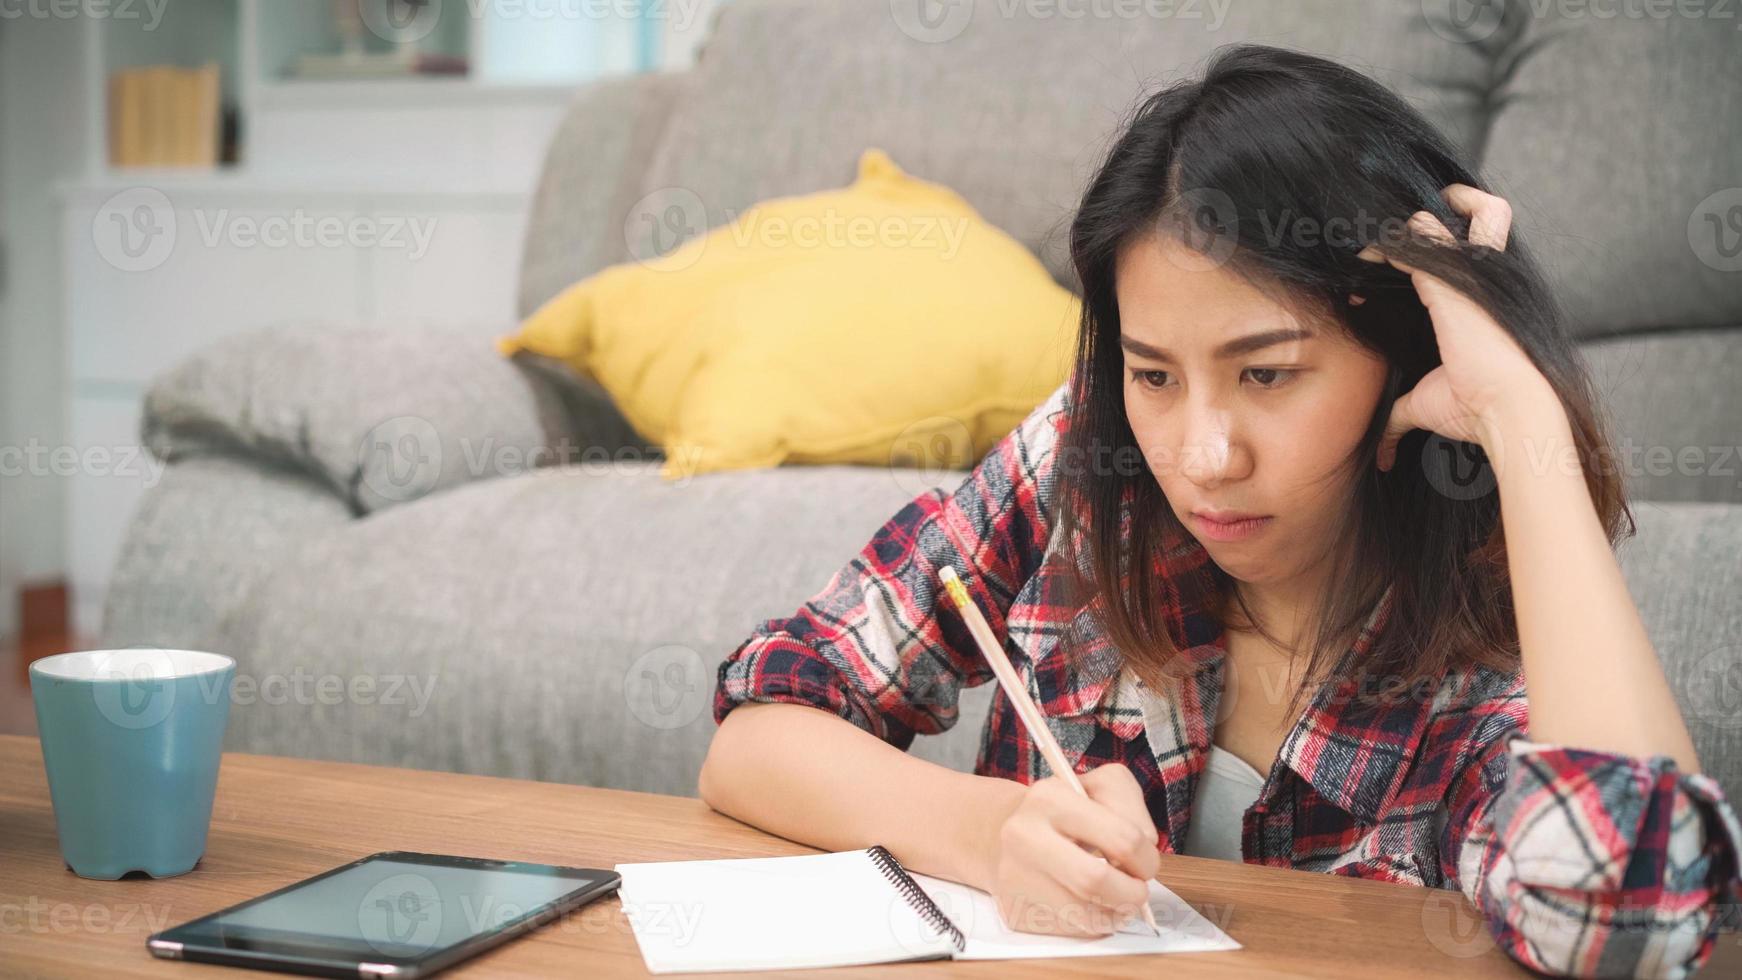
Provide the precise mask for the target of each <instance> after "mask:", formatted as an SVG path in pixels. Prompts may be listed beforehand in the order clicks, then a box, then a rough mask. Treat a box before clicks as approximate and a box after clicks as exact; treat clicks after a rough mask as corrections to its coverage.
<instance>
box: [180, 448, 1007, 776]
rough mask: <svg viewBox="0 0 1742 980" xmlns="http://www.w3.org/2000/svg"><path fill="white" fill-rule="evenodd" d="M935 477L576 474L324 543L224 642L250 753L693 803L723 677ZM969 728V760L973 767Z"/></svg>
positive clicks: (431, 507)
mask: <svg viewBox="0 0 1742 980" xmlns="http://www.w3.org/2000/svg"><path fill="white" fill-rule="evenodd" d="M172 469H173V468H172ZM965 476H966V474H965V473H961V472H959V471H942V472H941V473H935V474H933V479H935V480H936V481H937V482H936V484H934V485H942V486H948V487H951V488H953V487H954V486H955V485H957V484H959V483H960V482H961V480H962V479H963V478H964V477H965ZM916 480H919V477H918V475H917V474H916V473H915V472H913V471H900V472H892V471H890V470H885V469H879V468H871V467H814V468H803V469H784V470H776V471H761V472H743V473H720V474H713V475H710V476H708V477H705V478H699V479H696V480H692V481H688V482H687V483H683V484H671V483H667V482H664V481H662V480H661V479H660V477H659V475H658V472H657V466H656V465H655V464H653V463H638V464H614V465H612V466H610V467H601V468H593V469H589V468H588V467H585V466H565V467H553V468H549V469H543V470H539V471H537V472H535V473H532V474H529V475H525V476H517V477H511V478H507V479H501V480H491V481H486V482H482V483H472V484H468V485H466V486H463V487H459V488H456V489H454V490H452V491H450V492H447V493H441V494H436V495H432V496H430V497H428V498H426V499H424V500H421V501H419V502H417V503H416V504H414V505H411V506H406V507H397V508H393V509H391V510H388V511H384V512H381V513H378V514H373V515H370V516H368V517H366V518H363V519H360V520H358V521H356V522H355V523H353V524H352V525H351V526H350V527H349V528H348V529H346V531H345V532H344V533H342V534H328V535H320V536H316V537H313V538H311V539H310V540H309V541H308V542H307V543H306V545H305V546H304V547H302V548H300V549H298V550H297V551H296V552H295V553H293V554H291V555H288V556H286V557H285V560H284V561H283V562H282V563H281V564H280V565H279V566H278V567H277V568H276V570H275V571H274V572H273V573H272V574H271V575H270V576H269V577H267V578H265V579H264V580H263V581H261V582H259V584H258V585H257V586H256V587H255V588H254V589H253V590H252V591H251V593H250V595H249V596H248V597H247V599H246V600H245V602H244V603H243V604H242V605H241V607H240V608H238V609H237V611H236V612H235V614H234V615H232V616H231V617H229V618H228V620H227V623H226V628H225V630H224V631H223V634H222V635H221V636H220V637H218V638H217V640H216V642H217V643H219V644H220V645H219V647H218V649H221V650H224V651H225V652H232V653H233V654H234V656H236V658H237V660H238V676H247V677H250V678H253V679H254V680H253V681H252V683H253V684H254V685H255V688H256V693H255V694H254V695H253V696H252V697H251V698H249V699H248V700H247V701H246V702H245V703H243V702H239V703H238V704H237V705H236V706H235V710H234V711H233V713H232V715H231V720H230V732H229V737H230V742H229V746H230V747H231V748H233V749H241V750H246V751H252V752H269V753H284V754H292V755H299V756H305V757H316V758H330V759H348V760H352V761H358V762H375V763H388V764H393V765H402V766H413V767H418V768H431V769H446V770H452V771H461V772H478V773H490V774H494V775H501V776H520V777H529V778H535V779H545V780H554V781H563V782H581V783H588V784H592V785H599V786H615V787H622V788H631V789H640V790H650V791H657V792H666V793H681V794H686V795H688V794H693V793H694V792H695V780H696V776H697V774H698V773H699V772H700V770H701V762H702V758H703V756H704V755H705V754H706V751H707V746H708V742H709V740H710V739H711V737H712V735H713V731H714V723H713V716H712V714H711V712H710V710H709V709H710V707H711V705H712V698H713V690H714V675H715V669H716V668H717V666H718V665H719V662H720V660H721V659H722V658H724V656H725V655H726V653H727V652H729V651H730V650H732V649H733V648H734V647H735V646H737V645H738V644H739V643H740V642H742V641H743V640H744V638H745V637H747V636H749V634H750V631H751V629H752V628H753V627H755V625H756V624H757V623H758V622H759V621H761V620H763V619H768V618H773V617H775V616H787V615H790V614H791V613H792V611H793V610H794V609H796V608H798V606H799V605H800V604H801V603H803V602H804V601H805V600H806V599H807V598H809V597H810V596H811V595H813V594H814V593H815V592H816V591H817V590H819V589H820V588H821V587H822V585H823V584H824V583H826V582H827V581H828V580H829V577H830V576H831V575H833V574H834V573H835V572H836V571H837V570H838V569H839V568H840V567H841V566H843V565H844V564H845V563H846V562H847V561H848V559H850V558H851V557H852V556H854V555H855V554H857V553H858V552H859V550H860V549H861V548H863V547H864V545H865V542H866V541H868V540H869V539H870V536H871V534H872V532H873V531H875V530H876V528H877V527H878V526H880V525H881V524H882V523H883V522H884V521H886V520H887V519H888V518H889V516H890V515H892V514H894V513H895V512H896V511H897V510H898V509H900V507H901V506H902V505H903V504H905V503H906V502H907V501H908V500H909V499H911V498H912V496H913V495H914V494H917V493H919V492H921V490H923V489H925V488H926V487H925V486H924V485H921V484H923V483H924V482H925V481H923V480H919V482H917V483H916V482H915V481H916ZM334 569H343V570H344V574H343V575H342V576H338V577H335V575H334V573H333V570H334ZM327 677H332V678H334V680H330V681H328V680H323V678H327ZM323 684H324V685H325V686H326V688H327V690H328V692H329V693H328V694H327V695H326V696H324V697H323V696H321V694H320V693H319V692H320V691H321V689H322V685H323ZM299 685H300V686H301V689H302V691H303V694H302V696H300V697H299V696H297V694H296V691H297V690H298V686H299ZM353 691H360V692H361V694H360V695H353V694H352V693H351V692H353ZM269 693H272V697H271V698H270V699H269V698H268V695H269ZM274 702H276V703H274ZM968 727H969V730H967V731H964V732H960V733H952V734H954V735H955V736H956V738H957V740H958V741H961V743H962V744H961V745H960V746H959V747H958V748H957V749H956V750H955V751H954V753H953V754H952V755H948V756H946V761H954V762H957V763H962V762H966V763H967V764H970V765H971V761H972V757H973V747H974V746H975V745H977V742H978V736H979V731H978V726H977V725H974V724H970V725H969V726H968ZM932 741H942V739H936V740H932ZM930 751H933V752H936V751H938V750H937V749H931V750H930Z"/></svg>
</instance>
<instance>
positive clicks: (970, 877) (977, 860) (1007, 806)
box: [956, 776, 1028, 892]
mask: <svg viewBox="0 0 1742 980" xmlns="http://www.w3.org/2000/svg"><path fill="white" fill-rule="evenodd" d="M966 778H967V779H970V780H972V781H973V784H974V785H973V805H972V806H970V807H969V808H968V810H967V812H968V814H969V815H970V818H969V820H968V821H967V825H966V827H964V832H965V833H966V834H967V835H968V840H967V841H965V842H964V843H965V844H966V846H965V847H962V848H959V849H958V851H957V853H958V854H959V855H961V858H962V862H963V863H962V866H961V867H959V868H957V869H956V870H957V873H958V874H959V875H960V876H961V877H959V878H958V879H957V880H959V881H962V882H964V883H966V884H969V885H973V886H974V887H975V888H978V889H980V890H981V891H984V892H990V891H991V890H992V883H993V881H994V880H995V879H996V878H997V875H998V860H999V857H1000V854H999V851H1000V847H1001V843H1000V842H1001V840H1002V837H1003V831H1004V822H1005V821H1006V820H1009V819H1010V816H1011V814H1013V813H1015V812H1016V810H1017V808H1018V807H1020V806H1021V805H1022V799H1023V796H1024V795H1025V794H1026V793H1027V792H1028V787H1027V786H1024V785H1023V784H1021V783H1019V782H1016V781H1015V780H1011V779H999V778H996V777H993V776H967V777H966Z"/></svg>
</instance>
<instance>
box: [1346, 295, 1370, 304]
mask: <svg viewBox="0 0 1742 980" xmlns="http://www.w3.org/2000/svg"><path fill="white" fill-rule="evenodd" d="M1365 302H1367V297H1365V296H1362V295H1360V294H1359V293H1350V294H1349V305H1350V306H1360V305H1361V304H1362V303H1365Z"/></svg>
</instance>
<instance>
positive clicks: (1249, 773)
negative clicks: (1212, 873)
mask: <svg viewBox="0 0 1742 980" xmlns="http://www.w3.org/2000/svg"><path fill="white" fill-rule="evenodd" d="M1262 789H1264V776H1263V775H1262V774H1260V773H1259V772H1258V770H1256V769H1254V768H1252V767H1251V766H1250V765H1248V764H1247V763H1246V760H1244V759H1242V758H1240V757H1239V756H1237V755H1235V754H1234V753H1232V752H1229V751H1228V750H1227V749H1224V748H1222V747H1221V746H1219V745H1211V746H1210V758H1209V761H1208V762H1206V763H1205V765H1204V771H1203V773H1202V774H1200V775H1199V776H1198V786H1197V790H1196V793H1195V795H1194V796H1193V798H1192V819H1191V822H1190V823H1189V824H1188V825H1187V826H1186V842H1185V847H1183V848H1181V849H1180V853H1181V854H1190V855H1192V856H1193V857H1208V858H1220V859H1222V860H1224V861H1239V860H1241V854H1240V830H1241V826H1240V825H1241V821H1242V820H1243V818H1244V817H1245V816H1246V810H1247V809H1248V808H1249V807H1251V806H1252V804H1253V803H1256V802H1257V801H1258V793H1259V791H1260V790H1262Z"/></svg>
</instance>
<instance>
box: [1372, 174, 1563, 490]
mask: <svg viewBox="0 0 1742 980" xmlns="http://www.w3.org/2000/svg"><path fill="white" fill-rule="evenodd" d="M1440 194H1441V196H1442V197H1444V198H1445V199H1446V203H1447V204H1449V205H1450V206H1451V207H1452V210H1454V211H1456V212H1458V213H1459V214H1461V215H1464V216H1465V217H1467V218H1469V219H1470V241H1471V242H1472V243H1474V244H1478V245H1486V246H1488V247H1489V248H1492V249H1495V250H1497V251H1504V250H1505V248H1506V235H1507V232H1508V231H1509V230H1510V229H1511V227H1512V207H1511V205H1509V204H1507V203H1506V201H1505V200H1504V199H1503V198H1499V197H1496V196H1494V195H1493V194H1489V193H1487V192H1485V191H1481V190H1477V189H1476V188H1474V187H1470V186H1468V185H1466V184H1451V185H1449V186H1447V187H1446V188H1445V189H1444V190H1443V191H1441V192H1440ZM1409 222H1410V226H1411V228H1412V229H1414V230H1415V232H1416V233H1417V234H1421V235H1425V236H1428V237H1432V238H1438V239H1442V240H1444V241H1448V242H1449V241H1454V240H1455V238H1454V236H1453V235H1452V233H1451V231H1449V230H1448V229H1447V228H1446V226H1445V225H1444V224H1443V223H1442V222H1441V221H1440V220H1439V219H1438V218H1436V217H1434V215H1433V213H1432V212H1429V211H1417V212H1416V213H1415V214H1413V215H1411V216H1410V218H1409ZM1358 257H1359V258H1363V259H1366V260H1368V261H1370V262H1390V263H1391V264H1392V265H1393V266H1395V267H1396V268H1398V269H1399V270H1401V271H1403V272H1406V273H1408V274H1409V277H1410V279H1411V280H1412V281H1413V282H1414V284H1415V291H1416V294H1417V295H1418V296H1420V298H1421V302H1422V305H1423V306H1425V307H1427V311H1428V315H1429V316H1430V317H1431V318H1432V320H1433V328H1434V338H1435V339H1436V340H1437V341H1438V343H1439V350H1440V365H1439V366H1438V367H1436V368H1434V369H1433V370H1432V371H1429V372H1428V373H1427V374H1426V375H1424V376H1423V377H1422V379H1421V381H1419V382H1418V383H1417V384H1416V386H1415V387H1414V388H1411V389H1410V390H1409V391H1407V392H1405V393H1404V394H1402V395H1400V396H1399V397H1398V399H1397V401H1396V402H1395V403H1394V404H1393V405H1392V408H1391V417H1390V418H1389V420H1387V422H1386V426H1385V435H1384V437H1383V438H1382V439H1381V440H1380V442H1379V458H1378V463H1379V468H1380V469H1382V470H1389V469H1391V467H1392V465H1393V464H1394V463H1395V462H1396V457H1397V443H1398V440H1400V439H1402V438H1403V436H1404V435H1405V434H1406V433H1408V432H1409V431H1410V430H1412V429H1427V430H1428V431H1430V432H1435V433H1438V434H1439V435H1441V436H1444V437H1445V438H1447V439H1455V440H1458V441H1461V442H1473V443H1476V444H1478V445H1480V446H1482V447H1483V448H1484V449H1486V450H1488V451H1489V452H1490V453H1492V452H1493V451H1494V449H1495V448H1496V446H1495V445H1494V443H1495V441H1496V440H1497V438H1498V433H1499V429H1500V427H1501V426H1503V425H1506V424H1509V420H1510V419H1513V418H1519V417H1529V416H1530V415H1531V414H1532V413H1539V412H1540V411H1542V410H1543V409H1545V408H1548V409H1550V410H1553V409H1557V408H1558V406H1559V404H1560V403H1559V400H1558V399H1557V398H1556V397H1555V395H1554V393H1553V389H1551V388H1550V387H1549V385H1548V382H1547V380H1546V379H1544V378H1543V376H1542V372H1540V371H1538V370H1537V368H1536V365H1535V364H1533V363H1532V362H1531V360H1530V358H1529V356H1528V355H1526V354H1525V352H1524V348H1522V347H1520V346H1519V345H1518V341H1516V340H1514V339H1513V338H1512V335H1511V334H1510V333H1508V332H1507V331H1506V329H1505V328H1504V327H1502V326H1500V324H1499V323H1497V322H1495V320H1494V318H1493V317H1492V316H1490V315H1489V314H1488V312H1487V311H1486V310H1484V309H1482V307H1481V306H1479V305H1477V303H1476V302H1475V301H1474V300H1472V299H1471V298H1470V297H1468V296H1466V295H1464V294H1463V293H1461V292H1459V291H1457V290H1456V289H1454V288H1452V286H1451V285H1450V284H1449V283H1447V282H1446V281H1445V280H1443V279H1441V278H1439V277H1438V276H1435V275H1433V274H1431V273H1428V272H1424V271H1422V270H1421V269H1418V268H1415V267H1414V266H1411V265H1406V264H1405V263H1403V262H1400V261H1398V260H1396V259H1393V258H1391V257H1389V256H1387V255H1385V254H1384V253H1383V252H1381V251H1379V250H1378V249H1375V248H1374V247H1373V246H1371V245H1369V246H1367V247H1366V248H1364V249H1362V250H1361V251H1360V253H1359V254H1358Z"/></svg>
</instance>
